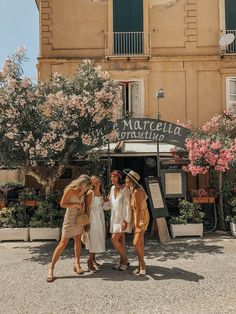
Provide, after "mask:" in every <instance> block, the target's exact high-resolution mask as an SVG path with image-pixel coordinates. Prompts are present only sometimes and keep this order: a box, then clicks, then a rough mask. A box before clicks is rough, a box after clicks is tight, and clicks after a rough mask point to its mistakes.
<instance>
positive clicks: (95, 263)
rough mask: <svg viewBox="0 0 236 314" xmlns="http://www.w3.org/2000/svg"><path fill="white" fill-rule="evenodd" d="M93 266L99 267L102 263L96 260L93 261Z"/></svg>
mask: <svg viewBox="0 0 236 314" xmlns="http://www.w3.org/2000/svg"><path fill="white" fill-rule="evenodd" d="M93 266H94V267H96V268H98V269H99V268H100V267H101V266H102V265H101V264H99V263H98V262H96V261H93Z"/></svg>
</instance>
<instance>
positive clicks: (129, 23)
mask: <svg viewBox="0 0 236 314" xmlns="http://www.w3.org/2000/svg"><path fill="white" fill-rule="evenodd" d="M113 31H114V32H142V31H143V0H113Z"/></svg>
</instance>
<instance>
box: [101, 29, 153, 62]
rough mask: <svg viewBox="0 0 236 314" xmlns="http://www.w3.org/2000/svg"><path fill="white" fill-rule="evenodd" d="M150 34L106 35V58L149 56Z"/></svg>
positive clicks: (123, 33) (120, 33) (116, 33)
mask: <svg viewBox="0 0 236 314" xmlns="http://www.w3.org/2000/svg"><path fill="white" fill-rule="evenodd" d="M150 47H151V39H150V33H143V32H113V33H106V40H105V56H106V57H131V56H133V57H138V56H150Z"/></svg>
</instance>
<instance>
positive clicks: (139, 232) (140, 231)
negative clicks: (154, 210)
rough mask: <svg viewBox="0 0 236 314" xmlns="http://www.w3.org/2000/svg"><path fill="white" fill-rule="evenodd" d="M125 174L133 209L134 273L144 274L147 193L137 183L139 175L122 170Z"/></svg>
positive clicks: (147, 213) (147, 217)
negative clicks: (137, 262)
mask: <svg viewBox="0 0 236 314" xmlns="http://www.w3.org/2000/svg"><path fill="white" fill-rule="evenodd" d="M123 172H124V173H125V174H126V179H125V185H126V187H127V188H129V189H130V191H131V207H132V211H133V228H134V238H133V245H134V248H135V251H136V254H137V256H138V260H139V265H138V268H136V269H135V270H134V272H133V273H134V274H139V275H146V265H145V262H144V233H145V231H146V230H147V228H148V223H149V212H148V207H147V194H146V192H145V191H144V189H143V187H142V186H141V185H140V184H139V182H138V181H139V180H140V175H139V174H138V173H137V172H135V171H133V170H128V171H127V170H123Z"/></svg>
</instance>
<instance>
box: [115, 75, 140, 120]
mask: <svg viewBox="0 0 236 314" xmlns="http://www.w3.org/2000/svg"><path fill="white" fill-rule="evenodd" d="M141 83H142V82H141V81H120V82H119V84H120V86H121V88H122V102H123V106H122V109H121V113H120V117H124V116H127V115H131V116H132V117H136V118H140V117H141V116H142V106H141V87H142V85H141Z"/></svg>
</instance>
